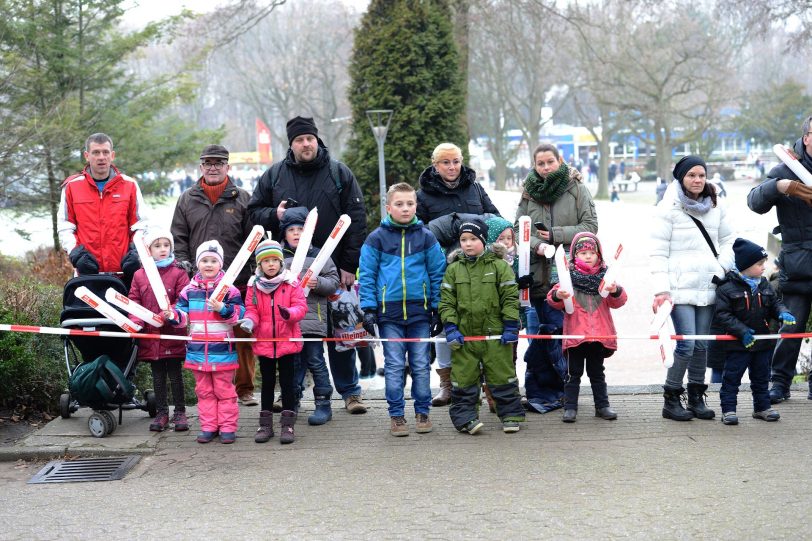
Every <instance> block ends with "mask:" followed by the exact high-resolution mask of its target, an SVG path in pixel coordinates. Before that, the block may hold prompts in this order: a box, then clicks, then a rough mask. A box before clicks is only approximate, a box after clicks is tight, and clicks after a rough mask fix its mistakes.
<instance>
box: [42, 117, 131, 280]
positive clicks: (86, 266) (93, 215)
mask: <svg viewBox="0 0 812 541" xmlns="http://www.w3.org/2000/svg"><path fill="white" fill-rule="evenodd" d="M84 157H85V160H87V167H85V169H84V170H83V171H82V172H81V173H78V174H76V175H72V176H70V177H68V178H66V179H65V181H64V182H63V183H62V196H61V198H60V200H59V211H58V216H57V232H58V234H59V242H60V244H62V248H63V249H64V250H65V251H66V252H67V253H68V254H69V256H70V262H71V264H72V265H73V266H74V268H75V269H76V272H77V273H78V274H96V273H99V272H121V271H123V272H124V275H125V281H126V282H128V283H129V281H130V280H131V279H132V275H133V274H134V273H135V271H136V270H138V269H139V268H140V266H141V263H140V261H139V259H138V253H137V252H136V251H135V246H134V245H133V244H132V236H133V231H135V230H137V229H143V228H144V226H145V222H146V220H145V218H144V212H145V208H146V207H145V205H144V199H143V198H142V196H141V190H140V189H139V188H138V184H137V183H136V182H135V180H133V179H132V178H130V177H128V176H127V175H124V174H122V173H120V172H119V170H118V169H116V168H115V167H114V166H113V160H114V159H115V157H116V153H115V151H114V150H113V140H112V139H110V137H109V136H108V135H106V134H103V133H94V134H93V135H91V136H90V137H88V138H87V141H86V142H85V151H84Z"/></svg>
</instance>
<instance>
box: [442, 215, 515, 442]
mask: <svg viewBox="0 0 812 541" xmlns="http://www.w3.org/2000/svg"><path fill="white" fill-rule="evenodd" d="M487 238H488V226H487V225H485V223H483V222H482V221H480V220H471V221H468V222H464V223H463V224H462V225H460V250H458V251H454V252H452V253H451V254H449V261H450V263H449V265H448V268H447V269H446V272H445V276H444V277H443V283H442V287H441V288H440V307H439V308H440V318H441V319H442V321H443V323H444V324H445V333H446V342H447V343H448V345H449V347H450V348H451V350H452V353H451V382H452V388H451V409H450V410H449V413H450V414H451V422H452V423H453V424H454V427H455V428H456V429H457V430H459V431H460V432H467V433H468V434H476V433H477V432H479V431H480V430H481V429H482V427H483V424H482V422H481V421H480V420H479V416H478V414H477V412H478V410H479V382H480V377H481V374H482V372H484V374H485V381H487V382H488V387H489V388H490V391H491V394H492V396H493V401H494V405H495V409H496V414H497V415H498V416H499V418H500V420H501V421H502V430H503V432H505V433H512V432H518V431H519V427H520V424H519V423H521V422H522V421H524V419H525V415H524V409H523V408H522V404H521V399H520V397H519V386H518V383H517V380H516V366H515V365H514V363H513V359H512V358H513V344H515V343H516V342H518V340H519V290H518V288H517V287H516V277H515V276H514V274H513V270H512V269H511V268H510V265H508V264H507V262H506V261H505V260H504V259H502V258H501V257H500V256H498V255H497V254H495V253H494V252H493V251H492V250H488V249H486V246H485V243H486V242H487ZM483 335H484V336H493V335H501V337H500V339H499V340H481V341H480V340H477V341H466V340H465V337H466V336H483ZM480 365H481V366H482V368H481V369H480Z"/></svg>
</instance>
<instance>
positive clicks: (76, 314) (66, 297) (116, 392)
mask: <svg viewBox="0 0 812 541" xmlns="http://www.w3.org/2000/svg"><path fill="white" fill-rule="evenodd" d="M80 286H85V287H87V288H88V289H89V290H90V291H92V292H93V293H95V294H96V295H98V296H99V297H101V298H104V293H105V291H107V289H108V288H110V287H112V288H113V289H114V290H116V291H117V292H119V293H122V294H124V295H126V294H127V289H126V287H125V285H124V283H123V282H122V281H121V280H120V279H119V278H118V277H116V276H115V275H113V274H91V275H85V276H77V277H75V278H71V279H70V280H69V281H68V283H67V284H65V291H64V292H63V294H62V314H61V316H60V322H61V325H62V328H63V329H78V330H84V331H119V332H120V331H121V329H120V328H119V327H118V326H117V325H116V324H115V323H113V322H112V321H111V320H110V319H108V318H106V317H104V316H103V315H101V314H100V313H99V312H97V311H96V310H95V309H93V308H91V307H90V306H88V305H87V304H85V302H84V301H82V300H81V299H79V298H77V297H76V295H75V293H74V292H75V291H76V289H77V288H79V287H80ZM63 341H64V344H65V364H66V366H67V369H68V383H69V389H70V391H69V392H67V393H63V394H62V395H61V396H60V397H59V413H60V415H61V416H62V418H63V419H68V418H70V416H71V414H72V413H74V412H75V411H76V410H78V409H79V408H80V407H89V408H92V409H93V413H92V414H91V415H90V417H89V418H88V421H87V426H88V428H89V429H90V433H91V434H92V435H93V436H94V437H96V438H103V437H105V436H106V435H108V434H112V433H113V431H114V430H115V429H116V426H117V425H118V424H121V421H122V413H123V410H129V409H141V410H144V411H146V412H148V413H149V416H150V417H155V415H156V414H157V406H156V402H155V393H153V392H152V391H151V390H147V391H145V392H144V400H143V402H142V401H139V400H137V399H136V398H135V393H136V389H135V385H134V384H133V383H132V380H133V377H134V376H135V370H136V367H137V365H138V362H137V361H136V357H137V354H138V346H137V345H136V342H135V339H133V338H111V337H96V336H78V335H77V336H70V335H67V336H65V337H64V338H63ZM115 410H118V422H116V418H115V416H114V415H113V413H112V412H113V411H115Z"/></svg>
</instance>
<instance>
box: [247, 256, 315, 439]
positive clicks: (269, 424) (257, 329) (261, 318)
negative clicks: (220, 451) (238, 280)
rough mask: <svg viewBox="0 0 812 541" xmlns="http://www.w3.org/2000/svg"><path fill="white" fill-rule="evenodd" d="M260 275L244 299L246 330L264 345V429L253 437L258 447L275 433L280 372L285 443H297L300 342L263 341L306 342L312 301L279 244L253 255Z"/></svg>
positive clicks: (258, 347) (259, 349)
mask: <svg viewBox="0 0 812 541" xmlns="http://www.w3.org/2000/svg"><path fill="white" fill-rule="evenodd" d="M254 256H255V257H256V261H257V270H256V274H255V275H254V276H253V277H252V278H251V280H250V281H249V282H248V290H247V291H246V294H245V303H246V313H245V319H243V320H242V321H241V323H240V326H241V327H242V329H243V330H244V331H246V332H248V333H253V334H254V337H256V338H258V339H260V340H259V341H258V342H257V343H255V344H254V353H256V355H257V357H259V369H260V372H261V374H262V393H261V398H260V403H261V407H262V410H261V411H260V412H259V428H258V429H257V433H256V435H255V436H254V441H255V442H257V443H266V442H267V441H268V440H270V439H271V438H272V437H273V435H274V433H273V411H272V405H273V393H274V387H275V386H276V371H277V368H278V369H279V386H280V387H281V388H282V413H281V421H280V423H281V425H282V433H281V435H280V441H281V442H282V443H293V440H294V432H293V425H294V424H295V423H296V409H297V407H296V406H297V402H298V400H299V386H298V384H297V383H296V378H295V370H296V356H297V355H298V353H299V352H300V351H301V350H302V342H301V341H267V342H263V341H261V339H262V338H301V336H302V333H301V330H300V329H299V322H300V321H301V320H302V319H304V317H305V314H306V313H307V301H306V300H305V298H304V294H303V293H302V288H301V287H299V281H298V278H297V277H296V276H294V275H292V274H291V273H290V272H288V270H287V269H286V268H285V256H284V254H283V252H282V246H281V245H280V244H279V243H278V242H276V241H274V240H265V241H262V242H260V243H259V244H258V245H257V248H256V250H255V251H254Z"/></svg>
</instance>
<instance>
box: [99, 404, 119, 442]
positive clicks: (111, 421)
mask: <svg viewBox="0 0 812 541" xmlns="http://www.w3.org/2000/svg"><path fill="white" fill-rule="evenodd" d="M99 414H100V415H101V416H102V417H104V418H105V419H106V420H107V427H109V428H108V429H107V435H108V436H109V435H110V434H112V433H113V432H115V431H116V426H117V425H118V423H117V422H116V416H115V415H113V412H112V411H107V410H103V411H100V412H99Z"/></svg>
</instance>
